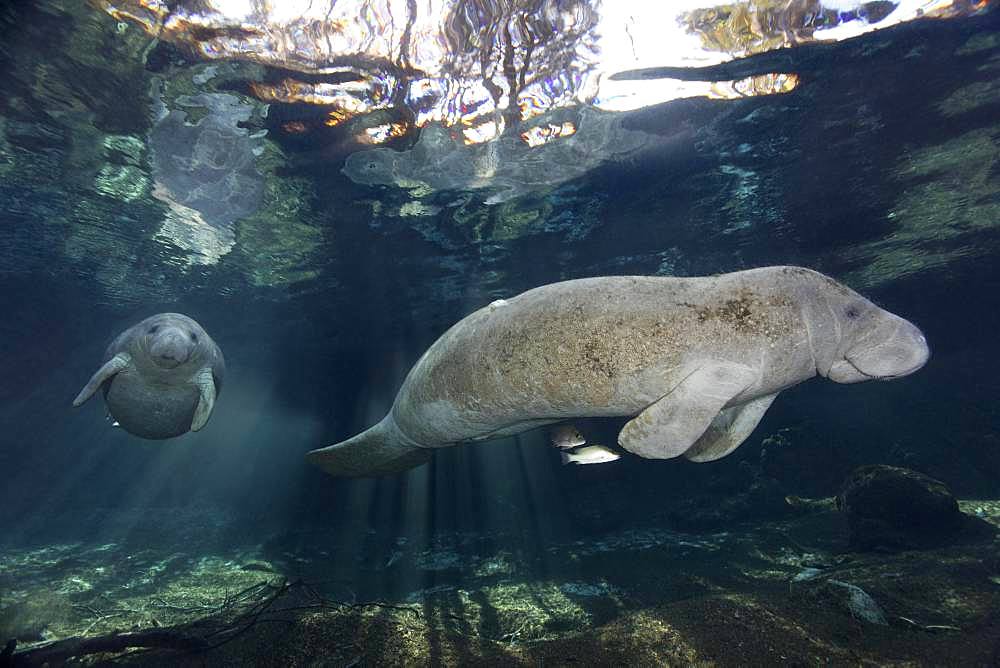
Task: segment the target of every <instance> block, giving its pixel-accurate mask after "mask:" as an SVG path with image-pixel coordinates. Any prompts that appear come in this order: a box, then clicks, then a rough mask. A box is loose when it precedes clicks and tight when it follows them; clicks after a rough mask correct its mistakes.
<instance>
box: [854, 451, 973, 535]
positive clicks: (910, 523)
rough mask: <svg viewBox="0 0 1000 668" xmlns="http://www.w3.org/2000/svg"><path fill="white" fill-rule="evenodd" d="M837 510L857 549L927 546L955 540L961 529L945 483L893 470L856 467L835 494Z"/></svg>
mask: <svg viewBox="0 0 1000 668" xmlns="http://www.w3.org/2000/svg"><path fill="white" fill-rule="evenodd" d="M837 508H838V509H840V510H841V512H843V513H844V514H845V515H846V517H847V525H848V530H849V532H850V544H851V547H852V548H854V549H857V550H871V549H874V548H888V549H912V548H926V547H932V546H935V545H940V544H942V543H945V542H947V541H948V540H950V539H952V538H954V537H955V536H956V534H958V532H959V531H960V530H961V528H962V525H963V516H962V513H961V512H960V511H959V509H958V502H957V501H956V500H955V497H954V496H953V495H952V493H951V490H949V489H948V486H947V485H945V484H944V483H943V482H940V481H938V480H935V479H933V478H930V477H928V476H926V475H924V474H922V473H918V472H916V471H912V470H910V469H905V468H898V467H895V466H881V465H878V466H862V467H861V468H858V469H856V470H855V471H854V472H853V473H852V474H851V475H850V477H848V479H847V481H846V482H845V483H844V487H843V490H842V491H841V493H840V495H838V496H837Z"/></svg>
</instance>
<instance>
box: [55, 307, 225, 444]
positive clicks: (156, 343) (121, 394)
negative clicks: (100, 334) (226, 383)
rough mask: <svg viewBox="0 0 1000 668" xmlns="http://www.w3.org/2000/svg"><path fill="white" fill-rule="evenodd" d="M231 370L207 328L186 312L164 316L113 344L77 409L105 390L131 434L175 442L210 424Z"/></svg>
mask: <svg viewBox="0 0 1000 668" xmlns="http://www.w3.org/2000/svg"><path fill="white" fill-rule="evenodd" d="M225 372H226V363H225V360H224V359H223V357H222V351H221V350H219V347H218V346H217V345H215V341H213V340H212V338H211V337H210V336H209V335H208V334H207V333H206V332H205V330H204V329H202V328H201V325H199V324H198V323H197V322H195V321H194V320H192V319H191V318H189V317H187V316H186V315H181V314H180V313H159V314H157V315H154V316H152V317H149V318H146V319H145V320H143V321H142V322H140V323H139V324H137V325H134V326H132V327H129V328H128V329H127V330H125V331H124V332H122V333H121V334H119V335H118V337H117V338H116V339H115V340H114V341H112V343H111V345H110V346H108V349H107V351H106V352H105V353H104V364H103V365H102V366H101V368H100V369H98V370H97V372H96V373H95V374H94V375H93V376H92V377H91V379H90V381H89V382H88V383H87V385H86V386H84V388H83V389H82V390H81V391H80V394H79V395H77V397H76V399H74V400H73V405H74V406H79V405H80V404H82V403H84V402H85V401H87V399H89V398H90V397H91V396H93V395H94V393H95V392H96V391H97V390H98V388H101V389H102V390H103V392H104V401H105V403H106V404H107V406H108V412H109V413H110V414H111V416H112V417H114V419H115V420H117V421H118V424H119V425H121V427H122V428H123V429H124V430H125V431H127V432H129V433H131V434H135V435H136V436H141V437H142V438H149V439H163V438H172V437H174V436H180V435H181V434H184V433H186V432H188V431H198V430H199V429H201V428H202V427H204V426H205V423H207V422H208V419H209V417H211V415H212V409H213V408H214V407H215V399H216V397H217V396H218V394H219V392H220V391H221V390H222V379H223V376H224V375H225Z"/></svg>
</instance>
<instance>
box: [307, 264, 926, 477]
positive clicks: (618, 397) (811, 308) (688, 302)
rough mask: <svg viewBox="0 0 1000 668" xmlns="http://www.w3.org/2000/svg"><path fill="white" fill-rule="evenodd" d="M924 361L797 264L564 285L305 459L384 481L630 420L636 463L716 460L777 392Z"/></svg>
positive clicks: (509, 308)
mask: <svg viewBox="0 0 1000 668" xmlns="http://www.w3.org/2000/svg"><path fill="white" fill-rule="evenodd" d="M929 354H930V352H929V350H928V347H927V342H926V341H925V339H924V337H923V335H922V334H921V333H920V330H919V329H917V328H916V327H915V326H914V325H913V324H911V323H910V322H908V321H906V320H904V319H902V318H900V317H898V316H896V315H893V314H892V313H889V312H887V311H884V310H882V309H880V308H879V307H877V306H875V305H874V304H873V303H871V302H870V301H868V300H867V299H865V298H864V297H862V296H861V295H859V294H857V293H856V292H854V291H853V290H850V289H848V288H846V287H844V286H843V285H840V284H839V283H837V282H836V281H834V280H833V279H831V278H828V277H826V276H824V275H822V274H819V273H817V272H815V271H811V270H809V269H804V268H801V267H765V268H761V269H751V270H748V271H740V272H735V273H731V274H722V275H719V276H708V277H703V278H662V277H607V278H587V279H581V280H575V281H566V282H563V283H554V284H552V285H545V286H542V287H540V288H536V289H534V290H529V291H528V292H525V293H523V294H521V295H519V296H517V297H514V298H512V299H510V300H507V301H506V302H495V303H494V304H491V305H490V306H487V307H485V308H482V309H480V310H478V311H476V312H475V313H473V314H471V315H469V316H468V317H466V318H465V319H463V320H462V321H460V322H459V323H458V324H456V325H455V326H454V327H452V328H451V329H449V330H448V331H447V332H445V334H444V335H443V336H441V338H439V339H438V340H437V341H436V342H435V343H434V344H433V345H432V346H431V347H430V349H428V350H427V352H426V353H425V354H424V355H423V357H421V358H420V360H419V361H418V362H417V363H416V365H415V366H414V367H413V369H411V370H410V373H409V375H408V376H407V377H406V380H405V381H404V383H403V387H402V388H401V389H400V391H399V393H398V394H397V396H396V400H395V403H394V404H393V406H392V410H391V412H390V413H389V415H387V416H386V417H385V418H384V419H383V420H382V421H381V422H380V423H379V424H377V425H375V426H374V427H372V428H371V429H369V430H367V431H365V432H363V433H361V434H359V435H358V436H355V437H354V438H351V439H349V440H347V441H344V442H342V443H338V444H336V445H332V446H329V447H327V448H323V449H320V450H314V451H312V452H310V453H309V454H308V458H309V460H310V461H312V462H313V463H315V464H317V465H318V466H320V467H321V468H323V469H324V470H325V471H327V472H328V473H330V474H332V475H337V476H366V475H381V474H385V473H393V472H397V471H402V470H405V469H407V468H411V467H413V466H416V465H419V464H421V463H423V462H424V461H426V460H427V459H428V458H429V457H430V453H431V451H432V449H433V448H440V447H446V446H450V445H455V444H457V443H461V442H463V441H477V440H485V439H490V438H495V437H500V436H507V435H512V434H517V433H519V432H522V431H525V430H528V429H532V428H535V427H539V426H542V425H545V424H550V423H553V422H558V421H561V420H565V419H568V418H578V417H600V416H635V418H634V419H632V420H631V421H630V422H628V423H627V424H626V425H625V427H624V428H623V429H622V431H621V433H620V434H619V437H618V440H619V443H620V444H621V446H622V447H623V448H625V449H626V450H629V451H630V452H632V453H634V454H637V455H639V456H641V457H648V458H653V459H667V458H671V457H677V456H679V455H684V456H685V457H687V458H688V459H690V460H693V461H711V460H714V459H718V458H720V457H724V456H725V455H727V454H729V453H730V452H732V451H733V450H734V449H736V447H737V446H738V445H739V444H740V443H742V442H743V441H744V440H745V439H746V438H747V437H748V436H749V435H750V432H751V431H753V429H754V427H755V426H756V425H757V423H758V422H759V421H760V419H761V417H763V415H764V412H765V411H766V410H767V408H768V407H769V406H770V405H771V402H772V401H773V400H774V398H775V396H776V395H777V394H778V392H780V391H781V390H784V389H786V388H789V387H792V386H793V385H796V384H798V383H801V382H802V381H804V380H808V379H809V378H812V377H813V376H816V375H819V376H824V377H826V378H829V379H830V380H833V381H836V382H838V383H856V382H860V381H864V380H873V379H879V380H884V379H890V378H898V377H900V376H905V375H907V374H910V373H913V372H914V371H916V370H917V369H919V368H920V367H922V366H923V365H924V364H925V363H926V362H927V359H928V357H929Z"/></svg>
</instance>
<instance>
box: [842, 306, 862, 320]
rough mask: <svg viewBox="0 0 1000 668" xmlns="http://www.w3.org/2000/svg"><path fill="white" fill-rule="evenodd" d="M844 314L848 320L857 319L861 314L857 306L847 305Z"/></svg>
mask: <svg viewBox="0 0 1000 668" xmlns="http://www.w3.org/2000/svg"><path fill="white" fill-rule="evenodd" d="M844 315H846V316H847V317H848V319H849V320H857V319H858V317H859V316H860V315H861V311H859V310H858V307H857V306H848V307H847V310H846V311H845V312H844Z"/></svg>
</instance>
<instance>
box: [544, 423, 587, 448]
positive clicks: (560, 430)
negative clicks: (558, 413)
mask: <svg viewBox="0 0 1000 668" xmlns="http://www.w3.org/2000/svg"><path fill="white" fill-rule="evenodd" d="M549 438H550V439H551V440H552V445H554V446H556V447H557V448H559V449H560V450H569V449H570V448H577V447H579V446H581V445H586V444H587V439H585V438H584V437H583V434H581V433H580V430H579V429H577V428H576V427H574V426H573V425H571V424H563V425H559V426H558V427H556V428H555V429H553V430H552V431H551V432H550V433H549Z"/></svg>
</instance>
